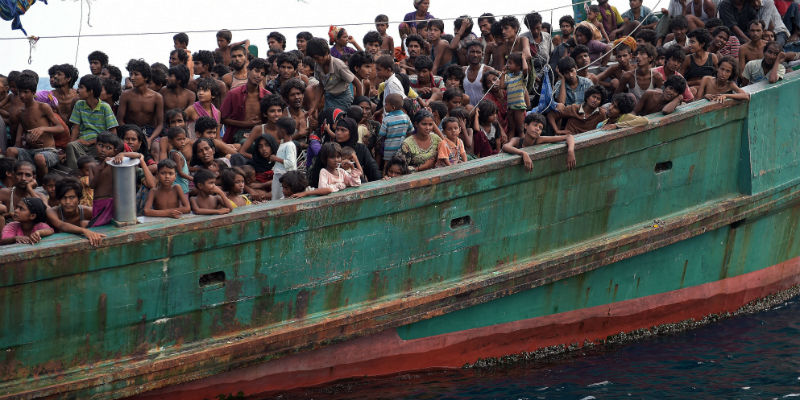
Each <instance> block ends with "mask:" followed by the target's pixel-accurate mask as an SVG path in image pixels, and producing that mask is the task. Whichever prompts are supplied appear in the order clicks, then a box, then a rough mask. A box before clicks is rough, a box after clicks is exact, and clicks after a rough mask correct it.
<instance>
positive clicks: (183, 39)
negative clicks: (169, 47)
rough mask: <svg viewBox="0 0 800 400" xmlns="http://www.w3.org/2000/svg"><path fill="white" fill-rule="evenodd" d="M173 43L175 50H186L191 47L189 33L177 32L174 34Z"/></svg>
mask: <svg viewBox="0 0 800 400" xmlns="http://www.w3.org/2000/svg"><path fill="white" fill-rule="evenodd" d="M172 44H173V45H174V46H175V50H186V48H187V47H189V35H187V34H186V33H184V32H180V33H176V34H175V35H174V36H172Z"/></svg>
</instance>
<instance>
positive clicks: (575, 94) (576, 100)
mask: <svg viewBox="0 0 800 400" xmlns="http://www.w3.org/2000/svg"><path fill="white" fill-rule="evenodd" d="M592 85H593V83H592V80H591V79H589V78H584V77H582V76H579V77H578V86H577V87H576V88H575V89H572V88H571V87H569V85H567V87H566V88H565V90H566V91H567V98H566V100H565V101H564V105H565V106H568V105H570V104H583V97H584V96H583V95H584V93H586V90H587V89H589V88H590V87H592ZM559 88H561V79H559V80H558V82H556V84H555V86H553V99H558V90H559Z"/></svg>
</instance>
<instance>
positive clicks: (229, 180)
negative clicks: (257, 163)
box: [219, 168, 245, 193]
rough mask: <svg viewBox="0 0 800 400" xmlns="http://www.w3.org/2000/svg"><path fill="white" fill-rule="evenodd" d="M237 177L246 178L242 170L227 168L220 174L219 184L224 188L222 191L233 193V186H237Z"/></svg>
mask: <svg viewBox="0 0 800 400" xmlns="http://www.w3.org/2000/svg"><path fill="white" fill-rule="evenodd" d="M236 175H241V176H242V177H244V176H245V173H244V171H242V170H241V169H240V168H227V169H225V170H223V171H222V173H220V174H219V182H220V186H222V190H224V191H225V192H228V193H229V192H232V191H233V185H235V184H236V183H235V182H236Z"/></svg>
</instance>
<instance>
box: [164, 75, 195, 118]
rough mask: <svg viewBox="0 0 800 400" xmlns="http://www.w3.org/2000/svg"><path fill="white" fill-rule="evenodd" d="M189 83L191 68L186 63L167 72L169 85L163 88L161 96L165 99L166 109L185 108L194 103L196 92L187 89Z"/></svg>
mask: <svg viewBox="0 0 800 400" xmlns="http://www.w3.org/2000/svg"><path fill="white" fill-rule="evenodd" d="M188 83H189V69H188V68H186V66H184V65H181V64H179V65H176V66H174V67H170V68H169V72H167V86H164V87H163V88H161V91H160V92H159V93H161V97H162V98H163V99H164V109H165V110H172V109H173V108H177V109H179V110H184V109H186V107H189V106H190V105H192V104H194V101H195V98H196V96H195V94H194V92H193V91H191V90H189V89H186V85H187V84H188Z"/></svg>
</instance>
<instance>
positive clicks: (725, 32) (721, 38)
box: [711, 26, 731, 49]
mask: <svg viewBox="0 0 800 400" xmlns="http://www.w3.org/2000/svg"><path fill="white" fill-rule="evenodd" d="M711 36H713V38H714V39H713V47H714V48H717V49H721V48H723V47H725V45H726V44H728V39H730V38H731V30H730V29H728V27H727V26H718V27H716V28H714V29H713V30H712V31H711Z"/></svg>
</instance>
